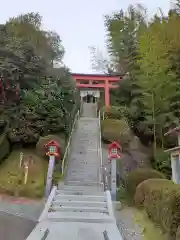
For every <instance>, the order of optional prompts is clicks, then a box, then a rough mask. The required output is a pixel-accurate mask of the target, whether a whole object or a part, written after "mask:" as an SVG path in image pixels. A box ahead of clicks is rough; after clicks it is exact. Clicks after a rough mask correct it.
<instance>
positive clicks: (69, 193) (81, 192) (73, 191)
mask: <svg viewBox="0 0 180 240" xmlns="http://www.w3.org/2000/svg"><path fill="white" fill-rule="evenodd" d="M57 192H58V194H61V195H72V194H73V195H76V196H77V195H81V196H86V195H87V196H88V195H89V194H94V195H98V196H104V193H103V192H98V191H88V190H87V191H86V190H84V191H82V190H70V189H69V190H68V189H67V190H58V191H57Z"/></svg>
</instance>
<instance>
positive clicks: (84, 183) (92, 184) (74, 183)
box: [66, 179, 99, 187]
mask: <svg viewBox="0 0 180 240" xmlns="http://www.w3.org/2000/svg"><path fill="white" fill-rule="evenodd" d="M66 183H67V184H68V185H71V186H81V185H82V184H83V186H95V187H98V185H99V182H93V181H92V182H91V181H83V182H82V181H75V180H73V179H72V180H69V181H67V182H66Z"/></svg>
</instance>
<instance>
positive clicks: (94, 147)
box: [65, 117, 101, 186]
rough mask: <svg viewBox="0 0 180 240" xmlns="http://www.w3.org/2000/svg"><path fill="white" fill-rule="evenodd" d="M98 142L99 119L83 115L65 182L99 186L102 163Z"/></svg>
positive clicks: (72, 147)
mask: <svg viewBox="0 0 180 240" xmlns="http://www.w3.org/2000/svg"><path fill="white" fill-rule="evenodd" d="M98 144H99V123H98V119H97V118H87V117H81V118H80V119H79V122H78V126H77V130H76V132H75V133H74V136H73V140H72V146H71V153H70V156H69V159H68V168H67V173H66V177H65V184H67V185H84V186H88V185H90V186H92V185H93V186H99V184H100V183H99V178H100V164H101V163H100V157H99V150H98Z"/></svg>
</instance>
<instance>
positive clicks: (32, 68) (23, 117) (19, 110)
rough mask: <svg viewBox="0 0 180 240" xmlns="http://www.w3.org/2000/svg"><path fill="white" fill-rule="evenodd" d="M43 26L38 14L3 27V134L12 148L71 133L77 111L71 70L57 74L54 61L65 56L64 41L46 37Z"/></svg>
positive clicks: (0, 96) (0, 85)
mask: <svg viewBox="0 0 180 240" xmlns="http://www.w3.org/2000/svg"><path fill="white" fill-rule="evenodd" d="M41 22H42V17H41V16H40V15H39V14H38V13H28V14H25V15H19V16H17V17H14V18H11V19H10V20H9V21H7V22H6V24H4V25H1V26H0V32H1V35H0V53H1V59H0V74H1V78H0V100H1V101H0V119H1V120H3V128H1V130H2V131H5V132H6V134H7V136H8V138H9V140H10V142H12V143H13V144H14V143H22V144H23V143H26V144H29V143H36V142H37V141H38V139H39V137H40V136H45V135H47V134H49V133H57V132H58V133H59V132H63V133H65V134H68V133H69V129H70V128H71V125H72V120H73V118H74V114H75V111H76V110H77V107H78V97H77V91H76V88H75V85H74V82H73V81H72V78H71V75H70V73H69V71H68V69H66V68H62V69H53V65H52V63H53V61H55V60H58V61H59V60H62V57H63V52H64V50H62V48H61V39H60V37H59V35H58V34H57V33H55V32H48V33H47V32H45V31H44V30H43V29H42V26H41ZM55 70H56V71H57V70H59V71H58V72H56V71H55ZM1 122H2V121H1Z"/></svg>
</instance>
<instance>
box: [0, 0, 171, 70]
mask: <svg viewBox="0 0 180 240" xmlns="http://www.w3.org/2000/svg"><path fill="white" fill-rule="evenodd" d="M136 3H141V4H144V5H145V6H146V7H147V8H148V9H149V14H150V15H151V14H152V13H154V12H156V11H157V8H158V7H161V8H162V9H163V11H164V12H166V13H167V11H168V9H169V6H170V4H169V0H158V1H157V0H144V1H143V0H141V1H135V0H51V1H50V0H30V1H23V0H16V1H13V0H5V1H3V3H1V13H0V23H3V22H5V21H6V20H8V18H9V17H12V16H16V15H18V14H21V13H27V12H39V13H40V15H41V16H43V26H44V28H45V29H49V30H55V31H57V32H58V33H59V35H60V36H61V38H62V40H63V46H64V47H65V50H66V54H65V58H64V62H65V64H66V65H67V66H68V67H69V68H70V69H71V70H72V71H73V72H82V73H83V72H84V73H91V72H92V69H91V61H90V60H91V56H90V51H89V46H92V45H93V46H97V47H98V48H100V49H102V50H103V51H104V50H105V29H104V18H103V16H104V14H108V13H111V12H113V11H118V10H120V9H121V8H123V9H127V7H128V5H129V4H136Z"/></svg>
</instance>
